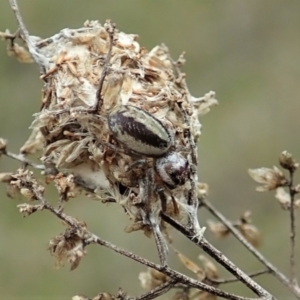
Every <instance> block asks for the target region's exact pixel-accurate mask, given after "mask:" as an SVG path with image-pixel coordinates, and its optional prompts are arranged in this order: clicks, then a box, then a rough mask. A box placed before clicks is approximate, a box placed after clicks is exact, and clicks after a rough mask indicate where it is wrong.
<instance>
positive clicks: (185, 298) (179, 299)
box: [170, 291, 191, 300]
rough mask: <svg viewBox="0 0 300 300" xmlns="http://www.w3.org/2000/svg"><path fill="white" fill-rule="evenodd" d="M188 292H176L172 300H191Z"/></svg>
mask: <svg viewBox="0 0 300 300" xmlns="http://www.w3.org/2000/svg"><path fill="white" fill-rule="evenodd" d="M190 299H191V298H190V296H189V292H188V291H178V292H176V293H175V294H174V295H173V296H172V297H171V299H170V300H190Z"/></svg>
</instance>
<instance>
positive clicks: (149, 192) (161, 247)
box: [142, 168, 169, 266]
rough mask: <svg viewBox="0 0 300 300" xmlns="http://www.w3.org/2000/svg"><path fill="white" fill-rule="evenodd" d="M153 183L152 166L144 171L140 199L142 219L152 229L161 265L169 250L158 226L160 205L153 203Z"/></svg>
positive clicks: (165, 260) (165, 263)
mask: <svg viewBox="0 0 300 300" xmlns="http://www.w3.org/2000/svg"><path fill="white" fill-rule="evenodd" d="M154 185H155V183H154V170H153V168H148V169H147V171H146V180H145V191H144V195H143V199H142V203H143V206H142V210H143V213H144V216H143V219H144V223H145V224H147V225H149V226H150V227H151V229H152V232H153V235H154V239H155V244H156V248H157V251H158V256H159V260H160V263H161V265H162V266H166V265H167V256H168V252H169V250H168V245H167V242H166V240H165V238H164V236H163V234H162V232H161V230H160V226H159V219H158V217H159V213H160V206H159V207H157V205H158V204H157V203H154V191H155V187H154Z"/></svg>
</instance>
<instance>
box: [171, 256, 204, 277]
mask: <svg viewBox="0 0 300 300" xmlns="http://www.w3.org/2000/svg"><path fill="white" fill-rule="evenodd" d="M174 251H175V253H176V254H177V256H178V258H179V259H180V261H181V262H182V263H183V265H184V266H185V267H186V268H187V269H188V270H190V271H192V272H193V273H195V274H196V275H197V278H198V280H200V281H202V280H204V279H205V277H206V275H205V271H204V270H203V269H202V268H201V267H199V266H198V265H197V264H196V263H194V262H193V261H192V260H190V259H189V258H187V257H186V256H185V255H183V254H182V253H180V252H179V251H177V250H174Z"/></svg>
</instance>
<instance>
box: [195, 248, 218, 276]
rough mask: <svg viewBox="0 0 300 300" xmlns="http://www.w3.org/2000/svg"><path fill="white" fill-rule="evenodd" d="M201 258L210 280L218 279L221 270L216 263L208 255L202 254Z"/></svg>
mask: <svg viewBox="0 0 300 300" xmlns="http://www.w3.org/2000/svg"><path fill="white" fill-rule="evenodd" d="M198 258H199V260H200V261H201V262H202V264H203V267H204V272H205V277H206V278H208V279H210V280H212V281H213V280H216V279H218V278H219V277H220V275H219V271H218V269H217V267H216V265H215V264H214V263H213V262H212V261H211V260H210V259H208V258H207V257H206V256H204V255H202V254H200V255H199V256H198Z"/></svg>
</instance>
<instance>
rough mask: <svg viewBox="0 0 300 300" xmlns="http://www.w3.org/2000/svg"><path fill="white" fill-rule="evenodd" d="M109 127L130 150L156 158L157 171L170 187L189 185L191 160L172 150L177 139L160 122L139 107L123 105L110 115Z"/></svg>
mask: <svg viewBox="0 0 300 300" xmlns="http://www.w3.org/2000/svg"><path fill="white" fill-rule="evenodd" d="M108 126H109V128H110V130H111V132H112V134H113V136H114V137H115V138H116V139H117V140H118V141H119V142H121V143H122V144H123V145H125V147H126V148H127V149H128V150H130V151H133V152H135V153H137V154H140V155H143V156H145V157H153V158H154V160H155V163H154V166H155V171H156V172H157V173H158V175H159V176H160V178H161V179H162V181H163V182H164V183H166V184H167V185H168V186H169V187H171V188H173V187H176V186H177V185H183V184H184V183H185V182H186V180H187V179H188V173H189V164H188V160H187V159H186V158H184V157H183V156H182V155H181V154H180V153H178V152H176V151H172V150H170V148H171V146H172V144H173V139H172V136H171V134H170V132H169V131H168V129H167V128H166V127H165V126H164V125H163V124H162V122H161V121H160V120H158V119H157V118H155V117H154V116H152V115H151V114H150V113H148V112H147V111H145V110H143V109H141V108H138V107H136V106H132V105H122V106H117V107H116V108H114V109H113V111H112V112H111V113H110V114H109V115H108Z"/></svg>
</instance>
